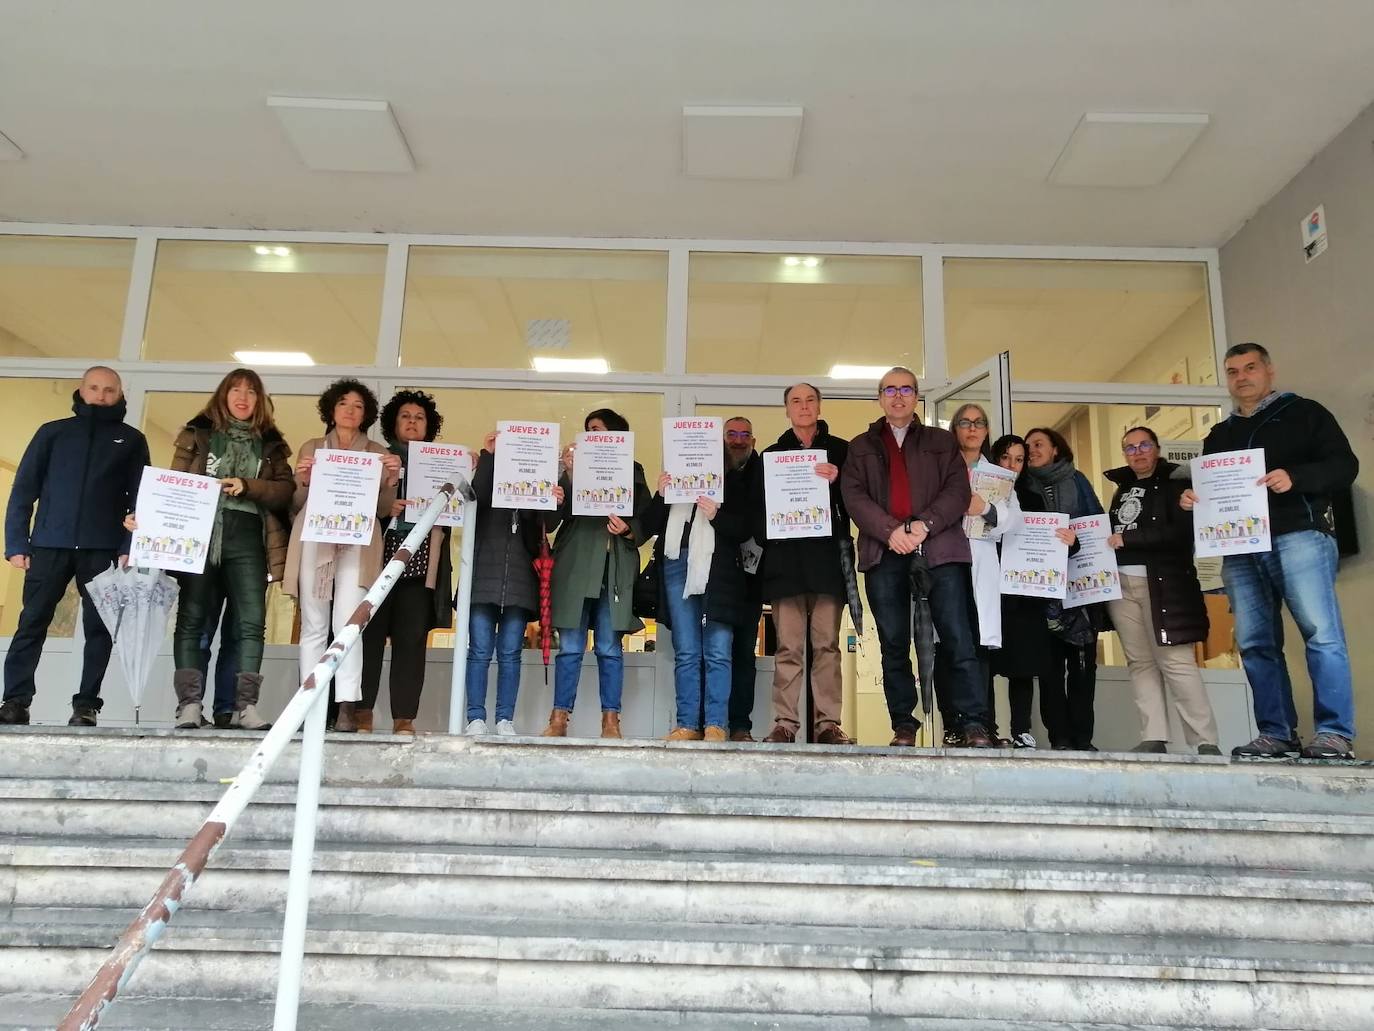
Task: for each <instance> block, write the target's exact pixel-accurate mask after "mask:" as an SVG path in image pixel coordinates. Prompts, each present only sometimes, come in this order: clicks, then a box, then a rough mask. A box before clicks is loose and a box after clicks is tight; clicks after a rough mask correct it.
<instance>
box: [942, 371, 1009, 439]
mask: <svg viewBox="0 0 1374 1031" xmlns="http://www.w3.org/2000/svg"><path fill="white" fill-rule="evenodd" d="M965 404H976V405H980V406H982V408H983V409H984V410H985V411H986V412H987V413H988V423H989V425H988V440H990V441H992V440H996V439H997V438H998V437H1000V436H1002V434H1004V433H1010V432H1011V427H1012V419H1011V353H1010V352H1008V351H1003V352H1002V353H1001V354H999V355H996V356H994V357H992V358H989V359H988V360H987V361H985V362H980V363H979V364H978V365H975V366H974V367H973V368H971V369H968V370H967V371H965V372H963V373H961V374H959V375H958V376H957V377H956V378H955V380H954V382H952V383H950V384H949V385H948V386H945V387H941V388H940V389H939V390H936V391H933V392H932V393H931V394H930V396H929V397H928V398H927V405H928V409H929V411H930V413H931V418H932V419H933V420H934V424H935V425H936V426H939V427H941V428H943V429H949V424H950V420H952V419H953V418H954V413H955V412H957V411H958V410H959V408H960V406H962V405H965Z"/></svg>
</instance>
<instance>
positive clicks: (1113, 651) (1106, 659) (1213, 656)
mask: <svg viewBox="0 0 1374 1031" xmlns="http://www.w3.org/2000/svg"><path fill="white" fill-rule="evenodd" d="M1012 414H1013V418H1014V420H1015V422H1016V432H1017V433H1019V434H1021V435H1023V436H1024V435H1025V433H1026V432H1027V431H1028V430H1030V429H1032V428H1033V427H1037V426H1048V427H1050V428H1051V429H1056V430H1058V431H1059V432H1060V433H1062V434H1063V435H1064V438H1065V439H1066V440H1067V441H1068V442H1069V447H1070V448H1072V449H1073V455H1074V466H1075V467H1076V468H1077V469H1078V471H1079V472H1081V473H1083V475H1084V476H1086V477H1087V478H1088V482H1089V483H1091V484H1092V487H1093V490H1094V491H1095V492H1096V493H1097V496H1098V499H1099V500H1100V501H1101V502H1102V506H1103V507H1104V508H1105V507H1106V506H1108V505H1109V504H1111V500H1112V495H1113V494H1114V493H1115V490H1116V488H1115V485H1114V484H1112V483H1111V482H1109V481H1108V480H1107V479H1106V476H1105V475H1104V474H1105V473H1106V472H1107V470H1109V469H1116V468H1119V467H1120V466H1122V465H1125V464H1126V460H1125V457H1124V456H1123V455H1122V453H1121V438H1122V436H1123V435H1124V433H1125V431H1126V430H1128V429H1130V428H1131V427H1133V426H1148V427H1150V429H1152V430H1154V431H1155V433H1156V434H1158V435H1159V439H1160V443H1161V444H1163V445H1164V448H1165V452H1166V454H1167V453H1168V452H1169V451H1170V450H1171V445H1178V446H1182V447H1183V448H1184V449H1185V450H1186V449H1187V448H1188V446H1190V445H1191V446H1192V447H1193V448H1194V449H1196V450H1198V451H1200V450H1201V447H1202V440H1203V438H1204V437H1206V436H1207V433H1208V432H1209V431H1210V430H1211V428H1212V426H1213V425H1215V424H1216V421H1217V420H1218V419H1220V418H1223V417H1224V416H1225V412H1223V411H1222V409H1220V408H1217V407H1215V406H1211V405H1205V406H1204V405H1196V406H1188V405H1109V404H1077V403H1074V404H1070V403H1065V404H1051V403H1047V402H1018V403H1016V404H1013V405H1012ZM1197 568H1198V578H1199V580H1200V581H1201V582H1202V588H1203V590H1204V591H1208V592H1217V593H1215V594H1209V596H1208V598H1207V610H1208V615H1209V616H1210V617H1211V620H1212V632H1211V634H1210V635H1209V637H1208V641H1207V644H1206V645H1205V646H1204V647H1203V648H1202V658H1203V659H1204V661H1205V662H1206V663H1207V664H1208V665H1213V666H1217V667H1219V668H1224V669H1235V668H1237V667H1238V665H1239V657H1238V656H1237V655H1235V654H1234V653H1233V652H1232V650H1231V649H1232V643H1233V634H1232V630H1233V628H1234V620H1233V618H1232V616H1231V610H1230V608H1229V606H1228V605H1227V604H1226V599H1225V597H1224V596H1223V595H1221V594H1220V593H1219V592H1220V591H1221V561H1220V559H1203V560H1201V561H1199V562H1198V563H1197ZM1099 642H1100V643H1099V645H1098V661H1099V663H1101V664H1102V665H1107V666H1124V665H1125V664H1126V658H1125V655H1124V653H1123V652H1122V650H1121V644H1120V642H1119V641H1118V640H1117V639H1116V635H1115V634H1103V635H1102V637H1101V638H1100V639H1099Z"/></svg>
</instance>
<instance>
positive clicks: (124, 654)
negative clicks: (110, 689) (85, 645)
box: [86, 565, 180, 724]
mask: <svg viewBox="0 0 1374 1031" xmlns="http://www.w3.org/2000/svg"><path fill="white" fill-rule="evenodd" d="M86 591H87V593H88V594H89V595H90V597H91V600H92V601H93V602H94V603H95V609H96V611H97V612H98V613H100V620H101V622H103V623H104V624H105V628H106V629H107V630H109V632H110V638H111V639H112V640H113V642H114V652H115V654H116V655H117V656H118V657H119V668H120V669H121V670H123V671H124V683H125V684H126V685H127V686H128V688H129V695H130V697H131V698H132V699H133V703H134V723H135V724H137V723H138V722H139V715H140V710H141V709H142V706H143V689H144V688H145V687H147V685H148V675H149V674H150V673H151V672H152V668H153V660H154V659H155V658H156V657H157V652H158V648H159V646H160V645H161V644H162V639H163V637H164V636H166V633H167V624H168V622H169V621H170V620H171V617H172V610H173V609H174V608H176V603H177V595H178V594H179V593H180V588H179V587H178V586H177V582H176V581H175V580H173V579H172V578H171V577H170V576H168V575H167V574H166V573H164V572H163V571H162V570H160V569H135V568H134V567H133V566H124V567H120V566H114V565H112V566H111V567H110V568H109V569H107V570H105V572H103V573H97V574H96V575H95V576H94V577H92V578H91V581H90V583H88V584H87V585H86Z"/></svg>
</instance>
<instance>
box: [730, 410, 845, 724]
mask: <svg viewBox="0 0 1374 1031" xmlns="http://www.w3.org/2000/svg"><path fill="white" fill-rule="evenodd" d="M782 400H783V404H784V405H785V406H786V408H787V421H788V422H790V423H791V424H792V425H791V427H790V428H789V429H788V430H787V431H786V432H785V433H783V435H782V436H781V437H779V438H778V442H777V443H776V444H773V445H772V446H770V447H767V448H765V449H764V452H763V453H764V455H769V454H772V453H774V452H778V451H801V450H822V451H824V452H825V461H823V462H818V463H817V465H816V475H817V476H820V477H823V478H824V479H825V480H826V482H828V483H829V484H830V526H831V531H830V536H828V537H804V538H794V539H789V540H772V541H769V542H768V545H767V547H766V548H765V550H764V555H763V596H764V597H765V598H767V599H768V601H769V602H770V603H771V604H772V606H773V622H774V624H775V625H776V627H777V630H778V648H777V653H776V655H775V656H774V660H773V661H774V667H773V668H774V673H773V714H774V719H775V721H776V722H775V724H774V726H773V729H772V730H771V731H770V732H769V734H768V736H767V737H765V738H764V740H765V741H771V742H775V743H788V742H792V741H795V740H796V738H797V731H798V730H799V729H800V726H801V724H800V716H799V713H800V710H801V694H802V687H803V685H804V684H805V683H806V644H807V640H808V638H809V640H810V642H811V690H812V698H813V701H814V703H815V712H814V713H812V724H813V726H814V728H815V731H816V743H817V744H822V745H852V744H853V743H854V742H853V741H852V740H850V738H849V736H848V735H846V734H845V732H844V731H843V730H841V729H840V705H841V701H842V698H843V688H842V686H841V673H840V615H841V612H842V611H843V609H844V604H845V597H846V594H845V586H844V573H843V572H842V571H841V569H840V545H839V541H840V537H841V535H844V536H848V534H849V514H848V513H847V512H846V511H845V507H844V499H843V498H842V497H840V483H839V480H840V469H841V468H843V466H844V460H845V456H846V455H848V454H849V444H848V443H847V442H846V441H844V440H841V439H840V438H839V437H833V436H831V435H830V428H829V427H828V426H827V425H826V424H825V421H824V420H823V419H821V417H820V414H821V392H820V391H819V390H817V389H816V388H815V387H813V386H812V385H811V384H810V383H797V384H795V385H793V386H790V387H788V388H787V389H786V390H785V391H783V395H782ZM756 490H757V496H756V499H755V502H754V514H755V537H756V538H760V539H761V538H764V537H765V536H766V535H767V511H766V507H765V505H764V483H763V477H762V476H760V477H759V478H758V480H757V487H756Z"/></svg>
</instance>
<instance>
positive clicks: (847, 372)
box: [830, 365, 891, 380]
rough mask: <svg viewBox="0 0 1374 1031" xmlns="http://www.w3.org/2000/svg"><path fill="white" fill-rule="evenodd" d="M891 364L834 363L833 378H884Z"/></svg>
mask: <svg viewBox="0 0 1374 1031" xmlns="http://www.w3.org/2000/svg"><path fill="white" fill-rule="evenodd" d="M889 368H891V366H889V365H832V366H830V378H831V379H873V380H877V379H882V378H883V374H884V373H885V372H887V370H888V369H889Z"/></svg>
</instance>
